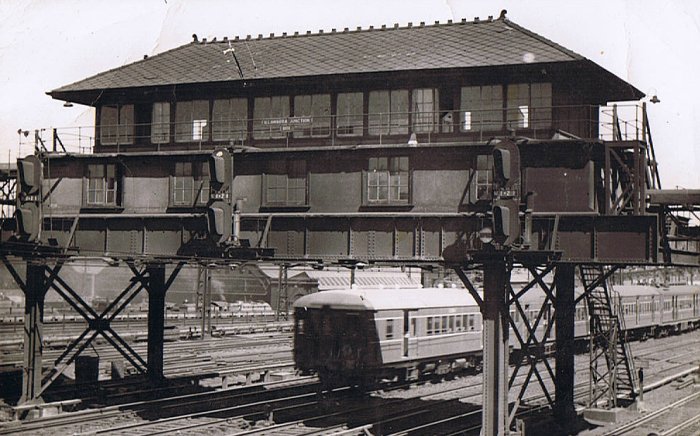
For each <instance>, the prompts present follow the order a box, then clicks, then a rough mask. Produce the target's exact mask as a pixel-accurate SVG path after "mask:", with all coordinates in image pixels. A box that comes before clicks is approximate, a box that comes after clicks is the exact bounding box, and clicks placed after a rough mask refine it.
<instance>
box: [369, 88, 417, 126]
mask: <svg viewBox="0 0 700 436" xmlns="http://www.w3.org/2000/svg"><path fill="white" fill-rule="evenodd" d="M382 96H384V97H382ZM377 99H378V100H377ZM367 100H368V109H367V120H368V124H367V134H368V135H369V136H391V135H408V131H409V127H410V125H411V123H410V116H409V115H410V106H409V104H410V102H409V92H408V89H378V90H373V91H369V94H368V97H367ZM376 105H379V106H381V107H380V108H379V109H380V110H379V111H376V110H373V109H376V108H375V107H374V106H376Z"/></svg>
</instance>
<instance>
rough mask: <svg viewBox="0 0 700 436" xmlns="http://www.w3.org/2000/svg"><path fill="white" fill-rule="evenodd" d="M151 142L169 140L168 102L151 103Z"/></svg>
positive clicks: (162, 142) (157, 142)
mask: <svg viewBox="0 0 700 436" xmlns="http://www.w3.org/2000/svg"><path fill="white" fill-rule="evenodd" d="M151 142H152V143H154V144H165V143H168V142H170V103H167V102H160V103H153V115H152V117H151Z"/></svg>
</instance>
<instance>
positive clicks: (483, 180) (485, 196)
mask: <svg viewBox="0 0 700 436" xmlns="http://www.w3.org/2000/svg"><path fill="white" fill-rule="evenodd" d="M480 188H483V191H480ZM469 200H470V203H471V204H477V203H480V202H490V201H491V200H493V155H491V154H479V155H476V156H475V157H474V167H473V169H472V179H471V181H470V186H469Z"/></svg>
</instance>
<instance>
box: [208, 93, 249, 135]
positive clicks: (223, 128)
mask: <svg viewBox="0 0 700 436" xmlns="http://www.w3.org/2000/svg"><path fill="white" fill-rule="evenodd" d="M241 103H242V104H241ZM249 104H250V103H249V101H248V98H247V97H232V98H217V99H214V101H213V102H212V111H211V138H212V141H214V142H222V141H241V142H243V141H245V140H247V139H248V107H249ZM222 106H223V107H222ZM241 115H242V116H243V117H241Z"/></svg>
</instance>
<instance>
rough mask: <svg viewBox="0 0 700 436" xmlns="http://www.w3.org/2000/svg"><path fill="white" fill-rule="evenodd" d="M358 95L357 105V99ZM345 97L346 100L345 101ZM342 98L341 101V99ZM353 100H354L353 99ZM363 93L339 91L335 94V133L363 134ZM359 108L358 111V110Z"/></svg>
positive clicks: (347, 134)
mask: <svg viewBox="0 0 700 436" xmlns="http://www.w3.org/2000/svg"><path fill="white" fill-rule="evenodd" d="M358 97H359V106H358V105H357V103H358V102H357V101H356V100H357V99H358ZM346 99H347V101H346ZM341 100H342V101H341ZM353 100H355V101H353ZM364 104H365V95H364V93H363V92H341V93H338V95H337V96H336V109H335V112H336V114H335V119H336V126H335V131H336V135H337V136H339V137H350V136H363V135H364V124H365V117H364V111H365V109H364V108H365V106H364ZM358 109H359V112H358Z"/></svg>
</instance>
